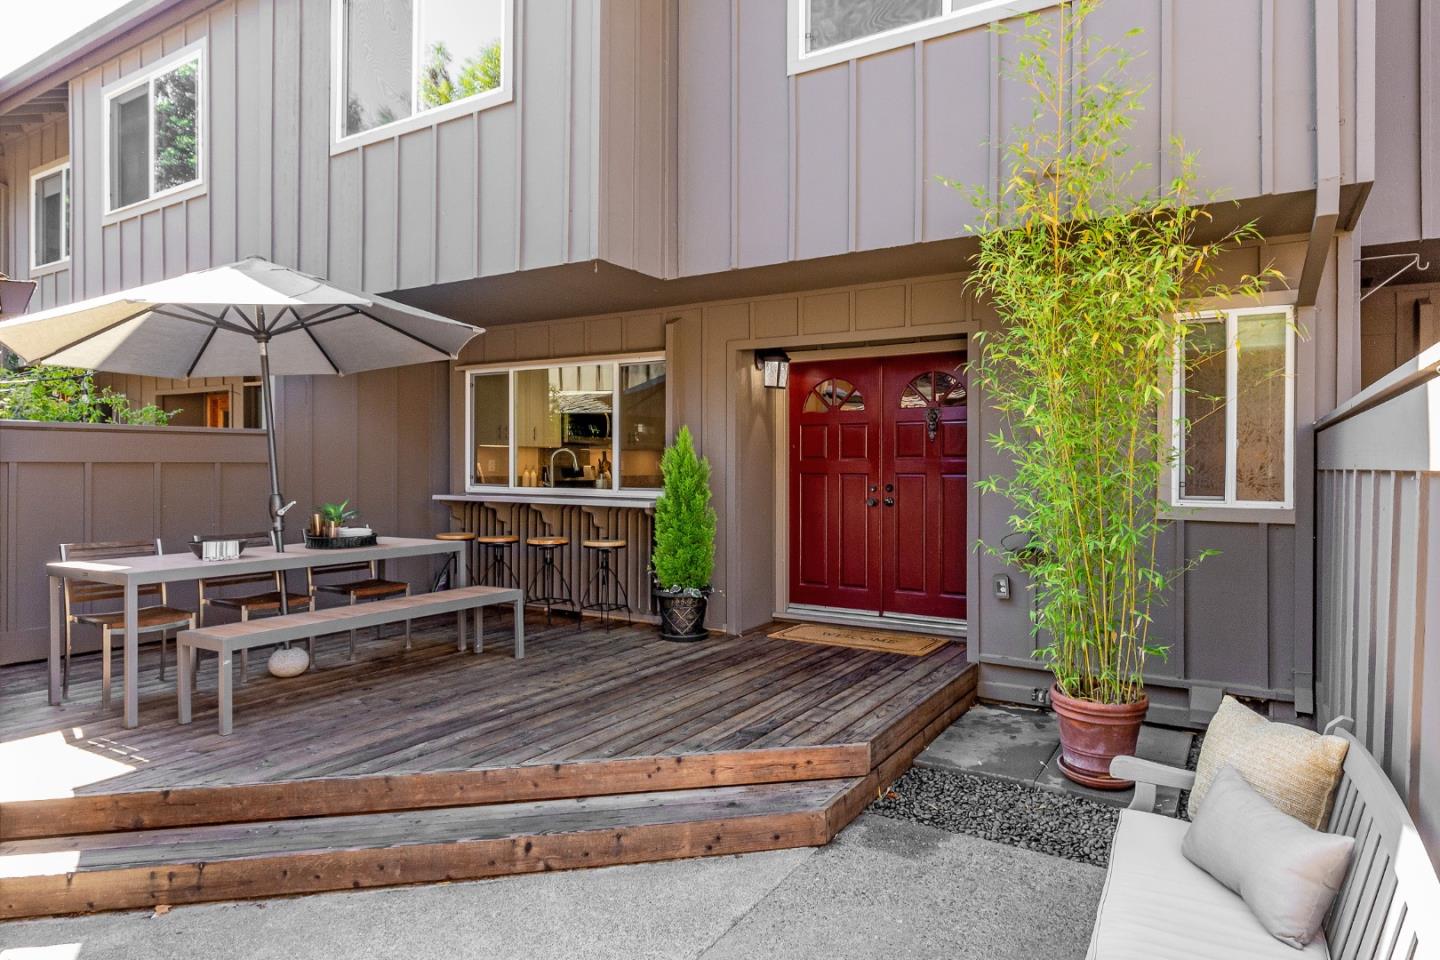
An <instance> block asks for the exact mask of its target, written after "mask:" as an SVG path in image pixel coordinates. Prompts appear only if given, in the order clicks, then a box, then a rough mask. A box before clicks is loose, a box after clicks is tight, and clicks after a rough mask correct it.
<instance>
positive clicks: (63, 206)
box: [30, 157, 70, 273]
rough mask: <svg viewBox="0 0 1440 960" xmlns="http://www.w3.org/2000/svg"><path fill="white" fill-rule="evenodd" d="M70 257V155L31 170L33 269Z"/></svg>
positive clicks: (61, 262)
mask: <svg viewBox="0 0 1440 960" xmlns="http://www.w3.org/2000/svg"><path fill="white" fill-rule="evenodd" d="M69 261H70V158H69V157H66V158H65V159H63V160H59V161H57V162H55V163H51V164H48V165H46V166H43V167H40V168H38V169H36V170H33V171H31V173H30V270H31V272H32V273H33V272H36V271H40V272H44V271H45V270H47V269H48V270H54V269H59V268H60V267H62V266H64V265H65V264H66V263H68V262H69Z"/></svg>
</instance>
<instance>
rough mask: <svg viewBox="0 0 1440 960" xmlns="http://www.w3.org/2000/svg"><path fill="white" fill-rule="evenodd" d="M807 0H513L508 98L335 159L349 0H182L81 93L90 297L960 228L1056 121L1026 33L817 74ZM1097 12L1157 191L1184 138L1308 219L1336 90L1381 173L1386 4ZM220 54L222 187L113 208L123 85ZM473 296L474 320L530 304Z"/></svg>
mask: <svg viewBox="0 0 1440 960" xmlns="http://www.w3.org/2000/svg"><path fill="white" fill-rule="evenodd" d="M785 6H786V5H785V3H783V2H781V0H728V2H727V0H683V2H679V0H677V2H666V0H607V2H605V3H598V2H596V0H515V8H514V10H515V13H514V34H515V38H514V46H515V48H516V50H517V55H516V57H515V58H514V65H515V67H516V70H515V75H514V78H513V84H512V88H513V99H512V100H511V101H510V102H508V103H503V104H500V105H497V106H492V107H489V108H487V109H480V110H477V111H474V112H470V113H463V112H462V113H461V114H459V115H458V116H455V115H447V116H446V117H445V118H444V119H442V120H440V121H438V122H435V123H433V124H430V125H425V126H421V127H419V128H418V129H410V130H407V131H406V132H403V133H398V134H395V135H392V136H388V137H387V136H381V137H380V138H379V139H375V140H372V141H371V142H367V143H365V144H364V145H362V146H356V147H353V148H347V149H337V150H332V145H331V139H330V110H331V104H330V82H331V81H330V65H329V61H330V43H331V24H330V16H331V5H330V4H329V3H326V2H323V0H314V2H304V3H302V2H300V0H223V2H220V3H215V4H212V5H208V6H206V5H202V4H199V3H195V2H182V3H179V4H177V5H175V6H174V7H173V8H172V9H171V10H170V11H169V12H168V13H166V14H164V15H161V16H160V17H159V20H158V22H157V24H156V25H155V26H154V27H153V28H151V29H150V32H151V35H149V36H143V35H142V36H134V35H128V34H127V35H123V36H121V37H119V38H115V39H114V40H112V41H110V42H109V46H108V47H106V48H105V49H104V50H103V51H102V52H103V53H105V55H106V56H107V57H108V59H104V60H101V61H98V62H96V63H94V65H92V66H89V67H88V68H87V69H84V70H83V71H82V72H80V73H79V74H78V75H77V76H75V77H74V78H73V79H72V80H71V82H70V91H71V103H70V118H69V120H70V125H71V132H72V137H71V139H72V141H73V143H74V145H75V149H74V153H75V156H74V158H73V160H74V164H75V170H76V173H77V177H76V181H75V192H74V205H73V215H74V222H75V226H76V229H75V242H74V248H75V250H74V257H73V277H72V292H71V295H72V296H73V297H74V298H76V299H79V298H82V297H87V296H94V295H96V294H99V293H103V292H109V291H114V290H119V289H122V288H124V287H127V286H132V285H134V284H137V283H142V282H146V281H150V280H155V279H160V278H162V277H164V276H170V275H174V274H176V273H181V272H184V271H186V270H193V269H197V268H200V267H203V266H207V265H210V264H216V263H223V262H228V261H231V260H234V259H237V258H239V257H242V256H246V255H251V254H257V255H260V256H266V257H269V258H271V259H274V260H276V261H278V262H281V263H285V264H287V265H293V266H296V267H298V268H300V269H302V270H307V271H310V272H314V273H317V274H322V275H325V276H328V277H329V278H330V279H332V280H334V281H335V282H337V283H340V284H343V285H349V286H355V287H359V288H362V289H366V290H372V291H376V292H385V291H390V290H396V289H417V288H426V287H429V286H433V285H435V284H444V283H450V282H462V281H466V280H471V279H474V278H479V277H497V276H501V275H505V274H515V273H520V272H523V271H530V270H536V269H541V268H550V267H559V266H563V265H567V264H568V265H571V266H572V267H573V269H574V270H577V271H583V270H585V269H587V268H586V266H585V265H586V264H588V263H589V262H590V261H593V260H597V259H598V260H604V261H606V262H608V263H611V264H614V265H616V266H619V267H622V268H625V269H628V270H634V271H636V272H638V273H640V274H642V275H646V276H651V277H661V278H674V277H687V276H696V275H702V274H713V273H716V272H719V271H729V270H735V269H741V268H746V267H754V266H762V265H767V264H779V263H787V262H797V261H805V260H810V259H815V258H821V257H827V256H832V255H838V254H845V253H847V252H853V251H873V250H880V249H885V248H891V247H897V246H905V245H911V244H916V243H926V242H931V241H938V240H945V239H952V238H955V237H957V236H960V235H961V234H962V233H963V232H964V227H965V225H966V223H967V222H969V221H971V220H973V211H971V210H970V209H969V206H968V203H967V201H966V199H965V197H964V196H963V194H961V193H959V192H957V191H954V190H951V189H950V188H948V187H946V186H944V185H943V184H941V183H939V182H938V181H937V179H936V178H937V177H948V178H951V179H954V180H957V181H961V182H969V183H994V182H996V181H997V180H998V178H999V177H1000V175H1001V168H1000V163H1001V157H1000V152H999V150H998V148H997V147H995V146H993V145H994V144H999V143H1001V142H1002V141H1003V138H1004V136H1005V135H1006V134H1007V132H1008V130H1009V129H1010V128H1011V127H1012V126H1013V125H1014V124H1016V123H1018V122H1021V121H1023V120H1024V119H1025V117H1026V116H1027V115H1028V112H1029V106H1028V102H1027V101H1026V99H1025V92H1024V90H1023V89H1022V88H1020V87H1019V86H1018V85H1016V84H1015V83H1013V82H1011V81H1008V80H1003V79H1000V70H1001V68H1002V63H1003V62H1004V61H1005V60H1006V59H1007V58H1013V56H1014V55H1015V53H1016V52H1017V43H1018V41H1017V40H1016V39H1015V38H1014V37H1010V36H997V35H996V34H994V33H992V32H990V31H988V30H986V29H985V28H983V27H975V28H971V29H967V30H963V31H958V32H955V33H952V34H947V35H943V36H939V37H935V38H932V39H927V40H923V41H918V42H916V43H913V44H908V45H906V46H902V47H900V48H898V49H895V50H890V51H886V52H883V53H878V54H873V55H870V56H865V57H861V58H859V59H855V60H851V61H846V62H842V63H838V64H835V65H833V66H829V67H824V68H820V69H815V70H808V71H802V72H798V73H795V74H793V75H792V74H790V73H789V72H788V69H787V68H788V62H787V57H786V38H787V28H786V22H785ZM1317 18H1320V19H1321V20H1330V19H1331V18H1333V22H1334V23H1335V26H1336V29H1335V30H1333V31H1332V30H1325V31H1319V32H1320V33H1321V34H1322V35H1323V36H1326V37H1331V38H1335V39H1336V40H1337V43H1338V46H1339V49H1340V51H1341V52H1342V54H1343V57H1342V58H1341V59H1342V62H1340V63H1338V64H1326V65H1325V66H1324V67H1323V68H1317V66H1316V62H1317V58H1318V54H1317V51H1316V49H1315V40H1314V38H1315V36H1316V34H1317V29H1316V28H1317V25H1318V24H1319V21H1317ZM1093 24H1094V27H1095V29H1096V30H1097V31H1098V33H1099V35H1102V36H1107V37H1112V36H1113V37H1116V38H1119V37H1121V36H1122V34H1123V33H1124V31H1125V30H1126V29H1128V28H1130V27H1132V26H1139V27H1140V28H1142V30H1143V31H1144V32H1143V33H1142V34H1141V35H1140V36H1139V37H1137V38H1133V39H1127V40H1126V41H1125V42H1126V43H1127V44H1130V45H1131V46H1132V47H1136V48H1138V49H1139V51H1140V52H1142V53H1143V56H1141V57H1140V58H1139V59H1138V60H1137V62H1136V66H1135V68H1134V69H1135V71H1136V75H1137V77H1138V78H1139V79H1142V80H1144V81H1147V82H1148V83H1149V90H1148V92H1147V93H1146V97H1145V110H1144V112H1143V114H1142V115H1141V116H1140V118H1139V122H1138V123H1137V124H1136V126H1135V128H1134V136H1133V151H1134V152H1133V155H1134V156H1135V157H1136V158H1138V159H1142V160H1145V161H1148V162H1150V163H1151V164H1152V165H1153V167H1152V170H1153V172H1152V173H1151V175H1150V176H1151V178H1152V179H1154V180H1158V178H1161V177H1163V176H1166V175H1168V174H1169V173H1170V172H1171V166H1170V164H1171V161H1170V156H1169V151H1168V149H1167V145H1168V143H1169V138H1170V137H1171V136H1172V135H1177V134H1178V135H1183V136H1184V139H1185V142H1186V145H1187V148H1188V149H1190V150H1193V151H1195V152H1196V153H1197V154H1198V157H1199V161H1200V169H1201V171H1202V173H1203V177H1204V183H1203V186H1204V187H1205V188H1206V189H1213V190H1215V191H1217V192H1218V194H1219V195H1220V196H1221V197H1223V198H1226V199H1236V200H1244V199H1246V198H1252V197H1275V198H1285V200H1286V202H1277V203H1272V204H1270V205H1269V206H1268V207H1266V208H1265V211H1264V212H1265V214H1266V215H1267V216H1272V217H1274V218H1275V219H1276V220H1277V222H1280V221H1283V222H1286V223H1287V224H1288V226H1287V228H1286V230H1285V231H1284V232H1291V230H1292V229H1293V228H1294V226H1295V225H1296V223H1297V221H1298V222H1299V229H1305V228H1307V227H1308V222H1307V221H1308V216H1309V211H1308V210H1306V209H1304V208H1306V207H1307V206H1308V203H1307V201H1306V200H1305V198H1304V197H1303V196H1300V195H1303V194H1304V193H1306V192H1308V191H1312V190H1314V189H1315V186H1316V184H1317V182H1318V181H1319V178H1320V176H1321V173H1322V172H1325V171H1328V170H1329V169H1330V165H1328V158H1326V159H1327V164H1322V163H1321V162H1320V161H1321V159H1322V157H1321V151H1320V149H1319V148H1318V147H1317V137H1316V133H1315V131H1314V129H1313V127H1314V126H1315V103H1316V102H1317V96H1318V93H1317V91H1318V87H1319V85H1320V84H1321V83H1322V81H1324V82H1325V83H1327V84H1329V83H1330V82H1331V81H1334V86H1335V87H1336V89H1334V90H1327V91H1326V92H1327V97H1325V98H1320V100H1321V101H1322V102H1326V103H1330V102H1332V101H1331V99H1330V98H1329V97H1328V95H1329V94H1331V93H1333V94H1334V97H1333V102H1334V106H1335V109H1336V111H1337V113H1338V118H1339V123H1338V130H1339V137H1338V144H1337V145H1336V147H1337V150H1338V157H1337V158H1336V160H1335V164H1334V165H1333V166H1335V168H1336V171H1337V173H1338V177H1339V181H1340V183H1341V184H1342V188H1344V189H1349V188H1352V187H1353V186H1354V185H1355V184H1358V183H1360V182H1363V181H1364V180H1365V179H1367V178H1368V169H1369V168H1368V166H1367V164H1368V163H1370V162H1371V161H1369V160H1368V159H1367V157H1368V155H1369V154H1368V150H1367V146H1366V144H1367V143H1368V141H1367V139H1366V137H1367V133H1366V131H1367V130H1369V129H1370V126H1371V123H1370V120H1369V117H1368V114H1367V113H1366V110H1367V109H1368V108H1366V107H1365V106H1364V104H1365V92H1366V90H1365V88H1364V85H1363V82H1362V80H1361V79H1360V78H1359V77H1358V76H1357V74H1358V73H1359V72H1360V71H1356V70H1355V69H1353V67H1354V63H1353V58H1354V57H1356V56H1357V54H1356V53H1355V51H1356V50H1357V49H1360V50H1363V49H1366V48H1367V45H1366V43H1365V39H1366V37H1367V35H1368V34H1367V30H1368V31H1369V33H1370V34H1373V30H1374V23H1373V8H1371V7H1370V6H1369V4H1368V3H1367V2H1366V0H1319V2H1318V3H1316V4H1309V3H1283V2H1276V0H1213V2H1207V3H1204V4H1191V3H1176V2H1174V0H1110V2H1109V3H1107V4H1106V5H1105V6H1104V7H1103V8H1102V10H1101V12H1100V13H1099V14H1098V15H1097V17H1096V19H1095V20H1094V21H1093ZM157 30H158V31H160V32H158V33H155V32H154V31H157ZM196 43H201V44H202V45H203V47H204V49H205V52H206V63H205V70H206V74H207V88H208V90H207V104H208V111H207V114H206V116H207V120H206V127H207V129H206V131H205V133H206V137H205V139H206V140H207V141H208V142H207V144H206V145H205V147H204V151H205V156H206V161H207V163H206V185H205V187H204V189H203V191H200V192H198V193H196V194H187V195H185V196H184V197H183V198H179V199H173V200H172V201H171V202H166V203H160V204H159V205H158V206H156V207H153V208H150V207H147V208H143V209H142V210H140V211H138V212H136V213H134V214H131V215H126V216H121V217H111V218H107V217H104V216H103V214H102V210H101V207H102V204H103V197H102V193H101V191H102V184H101V183H100V178H101V169H102V164H101V162H100V161H101V154H102V151H103V149H104V145H103V143H101V116H100V114H101V109H102V95H101V91H102V89H103V87H104V86H105V85H106V84H108V83H111V82H114V81H116V80H118V79H120V78H122V77H124V76H127V75H130V74H133V73H134V72H135V71H136V70H139V69H141V68H143V67H144V66H146V65H147V64H151V63H154V62H156V61H157V60H159V59H161V58H163V57H165V56H167V55H169V54H171V53H174V52H175V51H177V50H180V49H182V48H185V47H187V46H189V45H191V44H196ZM1371 43H1372V44H1373V37H1372V38H1371ZM1216 49H1225V50H1226V51H1227V56H1226V60H1225V68H1224V69H1217V66H1216V62H1215V58H1214V51H1215V50H1216ZM97 56H98V55H97ZM1345 58H1350V59H1345ZM1332 75H1333V76H1332ZM1241 144H1252V145H1253V149H1237V146H1238V145H1241ZM6 149H7V153H8V150H9V149H10V147H9V145H8V144H7V145H6ZM12 192H14V184H13V182H12ZM1292 199H1293V201H1294V202H1289V201H1290V200H1292ZM12 206H13V203H12ZM107 221H109V222H107ZM1276 232H1278V231H1276V230H1274V229H1272V230H1271V233H1276ZM592 291H593V296H594V297H595V300H596V302H595V304H594V307H595V308H598V309H616V308H617V307H609V306H607V305H606V304H605V303H604V298H605V296H606V291H605V287H604V285H595V286H594V287H593V288H592ZM473 309H474V310H475V312H476V314H477V316H474V317H468V316H467V317H461V319H475V320H478V321H480V322H484V323H495V322H503V321H504V320H505V318H504V317H499V318H493V317H486V316H483V315H478V314H483V307H482V306H481V305H480V304H474V307H473ZM570 312H572V313H573V311H570Z"/></svg>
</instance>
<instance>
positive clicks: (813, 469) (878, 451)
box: [789, 353, 967, 619]
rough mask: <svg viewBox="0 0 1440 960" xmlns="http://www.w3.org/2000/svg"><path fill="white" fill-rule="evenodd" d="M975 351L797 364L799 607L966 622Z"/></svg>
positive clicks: (793, 488) (794, 594)
mask: <svg viewBox="0 0 1440 960" xmlns="http://www.w3.org/2000/svg"><path fill="white" fill-rule="evenodd" d="M964 362H965V357H964V355H963V354H954V353H946V354H919V355H913V356H901V357H884V358H879V359H872V358H865V359H848V360H834V361H822V362H816V363H804V364H801V363H796V364H793V365H792V366H791V368H790V384H789V402H790V600H791V602H792V603H799V604H813V605H818V606H826V607H844V608H849V609H855V610H866V611H878V612H882V613H899V614H912V615H920V616H930V617H948V618H953V619H963V618H964V617H965V563H966V551H967V545H966V540H965V525H966V524H965V506H966V482H967V481H966V462H965V460H966V458H965V451H966V389H965V378H964V374H963V367H964Z"/></svg>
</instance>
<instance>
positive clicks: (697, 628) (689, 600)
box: [655, 590, 706, 643]
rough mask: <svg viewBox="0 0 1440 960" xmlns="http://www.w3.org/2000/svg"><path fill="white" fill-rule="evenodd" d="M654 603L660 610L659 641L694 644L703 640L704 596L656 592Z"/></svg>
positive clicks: (668, 591) (663, 591)
mask: <svg viewBox="0 0 1440 960" xmlns="http://www.w3.org/2000/svg"><path fill="white" fill-rule="evenodd" d="M655 603H656V605H657V606H658V607H659V608H660V639H662V640H669V641H671V642H672V643H694V642H696V641H697V640H704V639H705V603H706V598H705V597H704V596H699V597H697V596H692V595H691V594H688V593H680V592H676V591H672V590H656V591H655Z"/></svg>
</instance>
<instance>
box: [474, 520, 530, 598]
mask: <svg viewBox="0 0 1440 960" xmlns="http://www.w3.org/2000/svg"><path fill="white" fill-rule="evenodd" d="M519 542H520V538H519V537H517V536H516V535H515V534H513V533H495V534H486V535H485V536H479V537H476V538H475V545H476V550H477V552H479V553H480V554H481V555H482V556H483V555H484V554H486V553H488V554H489V555H490V556H489V557H487V558H485V559H484V561H483V566H484V569H483V570H482V571H481V573H480V582H481V583H482V584H484V585H486V586H489V587H513V588H514V589H516V590H519V589H520V578H519V577H517V576H515V568H514V567H512V566H510V550H511V548H512V547H514V546H515V544H517V543H519Z"/></svg>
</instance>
